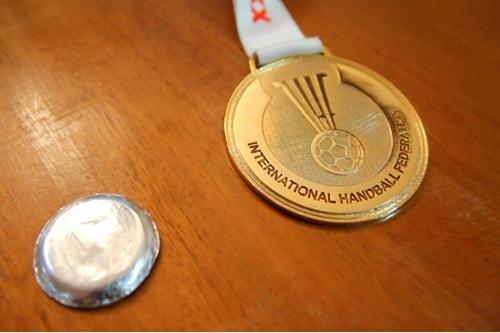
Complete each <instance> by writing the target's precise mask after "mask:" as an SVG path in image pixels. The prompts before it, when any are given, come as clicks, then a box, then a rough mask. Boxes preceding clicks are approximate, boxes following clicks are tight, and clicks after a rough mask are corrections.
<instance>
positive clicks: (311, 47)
mask: <svg viewBox="0 0 500 333" xmlns="http://www.w3.org/2000/svg"><path fill="white" fill-rule="evenodd" d="M233 5H234V14H235V17H236V26H237V28H238V35H239V36H240V41H241V44H242V45H243V48H244V49H245V53H246V54H247V56H249V57H250V56H252V55H254V54H256V55H257V59H258V62H259V65H265V64H268V63H270V62H273V61H275V60H278V59H280V58H285V57H290V56H296V55H304V54H316V53H321V51H322V49H323V44H322V43H321V40H320V39H319V38H318V37H310V38H306V37H305V36H304V34H303V33H302V31H301V30H300V28H299V27H298V26H297V23H295V21H294V19H293V18H292V16H291V15H290V13H289V12H288V10H287V9H286V7H285V5H284V4H283V2H282V1H281V0H233Z"/></svg>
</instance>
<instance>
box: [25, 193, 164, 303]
mask: <svg viewBox="0 0 500 333" xmlns="http://www.w3.org/2000/svg"><path fill="white" fill-rule="evenodd" d="M159 250H160V238H159V235H158V231H157V229H156V225H155V224H154V222H153V221H152V220H151V217H150V215H149V214H148V212H147V211H146V210H144V209H143V208H141V207H139V206H138V205H136V204H135V203H133V202H131V201H129V200H127V199H126V198H124V197H122V196H119V195H116V194H95V195H92V196H88V197H84V198H81V199H78V200H76V201H74V202H72V203H70V204H69V205H67V206H66V207H64V208H62V209H61V210H60V211H59V212H58V213H57V214H56V215H55V216H54V217H53V218H52V219H51V220H50V221H49V222H48V223H47V224H46V225H45V227H44V228H43V230H42V232H41V233H40V236H39V237H38V240H37V242H36V245H35V254H34V260H33V268H34V271H35V276H36V279H37V281H38V284H39V285H40V286H41V287H42V289H43V290H44V291H45V292H46V293H47V294H48V295H49V296H50V297H52V298H54V299H55V300H56V301H58V302H60V303H62V304H64V305H68V306H72V307H83V308H91V307H99V306H103V305H107V304H111V303H114V302H116V301H118V300H120V299H122V298H123V297H125V296H127V295H129V294H130V293H132V292H133V291H134V290H135V289H136V288H137V287H138V286H139V285H140V284H141V283H142V282H143V281H144V279H145V278H146V277H147V276H148V275H149V273H150V271H151V269H152V267H153V264H154V262H155V260H156V258H157V256H158V252H159Z"/></svg>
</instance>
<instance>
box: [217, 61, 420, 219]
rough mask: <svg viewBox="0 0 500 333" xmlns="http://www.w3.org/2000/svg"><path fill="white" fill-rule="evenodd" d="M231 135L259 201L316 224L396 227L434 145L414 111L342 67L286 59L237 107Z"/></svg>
mask: <svg viewBox="0 0 500 333" xmlns="http://www.w3.org/2000/svg"><path fill="white" fill-rule="evenodd" d="M225 133H226V140H227V143H228V146H229V154H230V155H231V158H232V160H233V162H234V164H235V165H236V168H237V169H238V170H239V172H240V173H241V174H242V175H243V177H244V178H245V179H246V180H247V181H248V182H249V183H250V185H251V186H252V187H253V188H254V189H255V190H256V191H257V192H258V193H260V194H261V195H263V196H264V197H265V198H267V199H268V200H270V201H272V202H273V203H275V204H277V205H278V206H280V207H281V208H284V209H286V210H287V211H289V212H292V213H294V214H296V215H299V216H302V217H305V218H307V219H310V220H313V221H317V222H323V223H354V222H365V221H371V220H383V219H385V218H388V217H391V216H393V215H394V214H395V213H396V212H397V211H398V209H399V208H400V207H401V206H402V205H403V204H404V203H405V202H407V201H408V200H409V199H410V197H411V196H412V195H413V194H414V193H415V192H416V190H417V188H418V187H419V185H420V183H421V182H422V179H423V177H424V174H425V170H426V167H427V160H428V146H427V138H426V135H425V132H424V129H423V126H422V123H421V121H420V119H419V117H418V115H417V113H416V112H415V110H414V108H413V107H412V105H411V104H410V103H409V101H408V100H407V99H406V98H405V97H404V96H403V95H402V94H401V92H399V91H398V90H397V89H396V88H395V87H394V86H393V85H392V84H391V83H389V82H388V81H386V80H385V79H384V78H382V77H381V76H379V75H378V74H376V73H374V72H372V71H370V70H368V69H366V68H364V67H362V66H360V65H358V64H356V63H353V62H351V61H347V60H343V59H340V58H336V57H327V56H323V55H315V56H303V57H294V58H287V59H284V60H280V61H277V62H274V63H271V64H269V65H267V66H264V67H262V68H260V69H258V70H256V71H255V72H254V73H252V74H250V75H249V76H247V77H246V78H245V79H244V80H243V82H241V84H240V85H239V86H238V88H237V89H236V91H235V92H234V94H233V96H232V97H231V100H230V102H229V105H228V108H227V113H226V118H225Z"/></svg>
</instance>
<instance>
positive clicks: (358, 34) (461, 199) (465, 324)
mask: <svg viewBox="0 0 500 333" xmlns="http://www.w3.org/2000/svg"><path fill="white" fill-rule="evenodd" d="M286 5H287V7H288V9H289V10H290V12H291V13H292V15H293V16H294V18H295V19H296V21H297V22H298V24H299V25H300V27H301V28H302V30H303V31H304V33H305V34H306V35H308V36H316V35H318V36H320V37H321V39H322V40H323V43H324V44H325V45H326V46H327V47H328V48H329V49H330V50H331V51H332V52H333V53H334V54H336V55H339V56H341V57H344V58H348V59H351V60H354V61H356V62H358V63H361V64H364V65H365V66H367V67H369V68H371V69H373V70H375V71H376V72H378V73H380V74H382V75H383V76H384V77H386V78H387V79H389V80H390V81H392V82H393V83H394V84H395V85H396V86H397V87H399V88H400V89H401V91H403V93H405V95H406V96H407V97H408V98H409V100H410V101H412V103H413V105H414V106H415V108H416V109H417V111H418V113H419V115H420V117H421V118H422V121H423V123H424V125H425V128H426V130H427V134H428V137H429V145H430V161H429V169H428V172H427V175H426V178H425V180H424V183H423V185H422V187H421V189H420V190H419V192H418V194H417V195H416V196H415V197H414V198H413V199H412V201H411V203H410V204H409V205H408V206H407V207H405V209H404V210H403V211H402V212H401V213H400V214H399V215H398V216H396V217H395V218H394V219H392V220H391V221H390V222H387V223H381V224H372V225H368V226H364V227H326V226H319V225H314V224H310V223H305V222H303V221H302V220H300V219H298V218H295V217H292V216H290V215H289V214H286V213H284V212H282V211H281V210H278V209H276V208H274V207H273V206H272V205H270V204H268V203H267V202H266V201H264V200H263V199H261V198H260V197H259V196H258V195H257V194H256V193H254V192H253V191H252V190H251V189H250V188H249V187H248V186H247V185H246V183H245V182H244V181H243V180H242V179H241V178H240V176H239V175H238V173H237V172H236V171H235V169H234V168H233V166H232V164H231V161H230V159H229V157H228V154H227V153H226V143H225V139H224V134H223V118H224V114H225V110H226V105H227V102H228V100H229V97H230V96H231V93H232V92H233V90H234V88H235V87H236V86H237V84H238V83H239V82H240V80H241V79H242V78H243V77H245V76H246V75H247V74H248V73H249V71H250V70H249V67H248V62H247V60H248V59H247V57H246V56H245V54H244V52H243V50H242V47H241V45H240V43H239V40H238V37H237V34H236V31H235V22H234V18H233V11H232V6H231V2H230V1H229V0H217V1H174V0H168V1H167V0H165V1H162V0H158V1H150V0H146V1H144V0H140V1H139V0H138V1H128V0H124V1H95V0H67V1H66V0H59V1H53V0H47V1H25V0H12V1H7V0H0V125H1V126H0V330H385V329H387V330H499V329H500V214H499V205H500V200H499V199H500V194H499V193H500V172H499V164H500V147H499V139H500V97H499V91H500V75H499V73H500V42H499V41H500V2H499V1H495V0H491V1H486V0H484V1H481V3H478V2H477V1H475V0H463V1H452V0H438V1H435V0H421V1H397V0H385V1H378V0H377V1H367V0H342V1H341V0H339V1H327V0H324V1H299V0H289V1H286ZM96 192H112V193H119V194H122V195H125V196H127V197H128V198H130V199H132V200H134V201H136V202H138V203H139V204H141V205H142V206H144V207H145V208H147V209H148V210H149V211H150V212H151V214H152V216H153V218H154V220H155V221H156V224H157V226H158V229H159V232H160V237H161V242H162V243H161V246H162V247H161V254H160V257H159V259H158V261H157V264H156V266H155V268H154V270H153V271H152V274H151V275H150V277H149V278H148V279H147V280H146V281H145V283H144V284H143V285H142V286H141V287H140V288H139V289H138V290H137V292H136V293H134V294H133V295H131V296H130V297H127V298H126V299H124V300H123V301H121V302H119V303H116V304H115V305H112V306H108V307H105V308H101V309H97V310H86V311H82V310H77V309H71V308H67V307H64V306H62V305H59V304H58V303H56V302H54V301H52V300H51V299H50V298H48V297H47V296H46V295H45V294H44V293H43V292H42V290H41V289H40V288H39V286H38V285H37V283H36V281H35V278H34V276H33V272H32V260H33V248H34V245H35V241H36V238H37V236H38V233H39V232H40V230H41V228H42V227H43V225H44V224H45V223H46V222H47V220H48V219H49V218H50V217H51V216H53V215H54V214H55V213H56V211H57V210H58V209H59V208H61V207H62V206H64V205H65V204H67V203H69V202H71V201H73V200H75V199H76V198H78V197H80V196H82V195H86V194H91V193H96Z"/></svg>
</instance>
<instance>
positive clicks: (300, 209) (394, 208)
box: [224, 55, 429, 225]
mask: <svg viewBox="0 0 500 333" xmlns="http://www.w3.org/2000/svg"><path fill="white" fill-rule="evenodd" d="M318 56H321V57H326V58H328V60H329V61H332V62H333V63H334V64H336V65H340V66H342V65H345V66H348V67H353V68H354V69H357V70H360V71H361V72H363V73H364V74H367V75H369V76H370V77H372V78H373V79H375V80H376V81H377V82H379V83H380V84H381V85H382V86H385V87H386V88H388V89H389V90H390V91H391V93H393V94H394V95H395V96H396V98H398V99H399V100H400V101H401V102H403V103H404V104H405V105H406V106H408V108H406V109H408V111H409V112H411V114H412V116H413V117H414V118H415V119H416V122H417V125H418V126H417V128H418V132H419V133H418V134H419V135H420V140H419V141H420V143H421V147H418V151H419V152H421V156H420V157H419V159H418V161H417V162H415V163H417V165H416V168H415V172H414V174H413V175H411V178H410V179H409V180H408V183H407V184H406V185H405V187H404V188H403V189H402V190H401V192H400V193H398V194H397V195H394V196H392V197H390V198H389V199H387V200H385V201H384V202H383V203H381V204H379V205H378V206H375V207H374V208H370V209H368V210H362V211H357V212H348V213H341V212H338V213H334V212H325V211H318V210H316V209H314V208H310V207H307V206H306V205H301V204H299V203H297V202H295V201H292V200H291V199H289V198H287V197H285V196H283V195H281V194H279V193H277V192H275V191H274V190H273V189H272V188H271V187H270V186H269V185H267V184H266V183H265V182H264V181H262V180H261V179H260V178H259V177H258V176H257V175H256V174H255V172H254V171H253V170H252V168H251V167H250V166H249V165H248V163H247V162H246V160H245V158H244V157H243V154H242V153H241V152H240V150H239V149H238V147H237V144H236V139H235V134H234V130H233V124H234V118H235V113H236V110H237V101H238V100H239V99H240V97H241V96H242V95H243V93H244V92H245V90H246V88H248V87H249V86H250V84H251V82H249V81H253V80H255V78H256V76H257V75H259V74H262V73H265V72H267V71H270V70H273V69H274V68H276V67H281V66H286V65H287V64H289V63H293V62H297V61H300V59H301V58H305V57H318ZM251 69H252V71H251V73H249V74H248V75H247V76H246V77H245V78H244V79H243V80H242V81H241V82H240V83H239V84H238V86H237V87H236V89H235V90H234V92H233V94H232V96H231V98H230V100H229V102H228V105H227V108H226V114H225V117H224V133H225V138H226V144H227V149H228V153H229V156H230V159H231V162H232V164H233V165H234V167H235V168H236V170H237V171H238V173H239V174H240V176H241V177H242V178H243V179H244V180H245V182H246V183H247V184H248V185H250V187H251V188H252V189H253V190H254V191H255V192H257V194H259V195H260V196H261V197H263V198H264V199H265V200H267V201H268V202H271V203H273V204H274V205H276V206H277V207H278V208H280V209H282V210H284V211H286V212H288V213H291V214H293V215H295V216H298V217H301V218H304V219H306V220H308V221H310V222H314V223H319V224H328V225H331V224H337V225H352V224H362V223H369V222H375V221H378V222H382V221H385V220H387V219H389V218H392V217H394V216H395V215H396V214H397V213H399V212H400V211H401V209H402V208H403V207H404V206H405V205H406V204H407V203H408V201H409V200H410V199H411V198H412V197H413V196H414V195H415V193H416V192H417V191H418V189H419V188H420V186H421V184H422V182H423V179H424V176H425V173H426V171H427V167H428V161H429V146H428V140H427V135H426V132H425V128H424V126H423V123H422V121H421V119H420V117H419V115H418V113H417V111H416V110H415V108H414V107H413V105H412V104H411V103H410V101H409V100H408V99H407V98H406V97H405V96H404V95H403V93H402V92H401V91H400V90H399V89H398V88H397V87H395V86H394V85H393V84H392V83H391V82H390V81H388V80H387V79H385V78H384V77H382V76H381V75H380V74H378V73H376V72H374V71H373V70H371V69H369V68H367V67H365V66H363V65H360V64H358V63H356V62H354V61H351V60H347V59H344V58H341V57H337V56H331V55H306V56H295V57H289V58H284V59H280V60H278V61H275V62H273V63H270V64H268V65H266V66H263V67H261V68H259V69H255V70H254V69H253V68H251ZM408 111H405V112H404V113H405V114H406V113H407V112H408ZM332 187H335V186H332Z"/></svg>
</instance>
